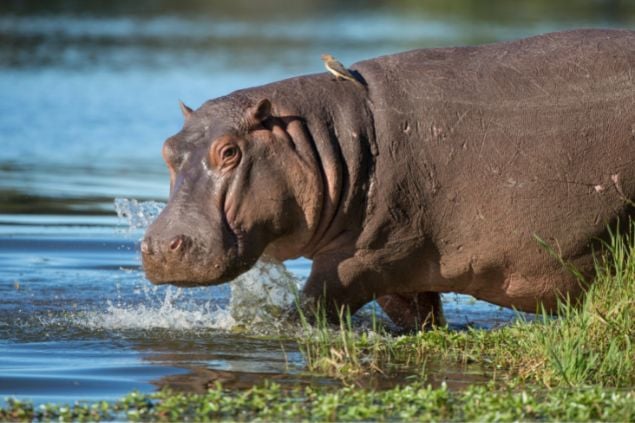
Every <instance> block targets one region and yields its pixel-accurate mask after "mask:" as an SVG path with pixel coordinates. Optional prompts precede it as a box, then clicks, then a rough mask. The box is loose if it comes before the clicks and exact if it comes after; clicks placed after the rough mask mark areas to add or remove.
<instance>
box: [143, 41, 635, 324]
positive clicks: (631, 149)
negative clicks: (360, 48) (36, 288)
mask: <svg viewBox="0 0 635 423" xmlns="http://www.w3.org/2000/svg"><path fill="white" fill-rule="evenodd" d="M350 70H351V73H352V74H354V75H355V77H356V78H358V79H359V81H360V82H361V84H357V83H351V81H347V80H342V79H338V78H334V77H333V76H332V75H330V74H328V73H318V74H313V75H305V76H298V77H294V78H291V79H287V80H283V81H279V82H274V83H271V84H268V85H264V86H260V87H255V88H248V89H243V90H239V91H235V92H233V93H231V94H229V95H226V96H224V97H220V98H216V99H214V100H210V101H207V102H205V103H204V104H203V105H202V106H201V107H200V108H198V109H196V110H192V109H190V108H189V107H187V106H185V105H183V104H182V105H181V106H182V107H181V108H182V112H183V115H184V117H185V123H184V126H183V128H182V129H181V130H180V131H179V132H178V133H177V134H176V135H174V136H171V137H169V138H168V139H167V140H166V141H165V143H164V145H163V158H164V159H165V162H166V164H167V167H168V169H169V172H170V196H169V201H168V203H167V206H166V207H165V209H164V210H163V211H162V213H161V214H160V215H159V216H158V218H157V219H156V221H154V223H152V225H151V226H150V227H149V228H148V229H147V231H146V234H145V238H144V240H143V241H142V244H141V250H142V259H143V267H144V270H145V273H146V275H147V278H148V279H149V280H150V281H152V282H153V283H155V284H165V283H169V284H174V285H178V286H184V287H194V286H207V285H216V284H220V283H223V282H227V281H230V280H232V279H233V278H235V277H236V276H237V275H239V274H241V273H243V272H245V271H246V270H248V269H249V268H250V267H251V266H253V265H254V264H255V263H256V261H257V260H258V259H259V258H260V257H263V256H265V257H272V258H274V259H277V260H287V259H292V258H297V257H307V258H309V259H311V260H312V268H311V273H310V275H309V277H308V280H307V281H306V285H305V286H304V288H303V290H302V292H301V296H302V301H303V304H304V306H305V307H308V308H310V307H315V306H316V304H320V303H322V304H324V306H325V307H326V310H327V315H328V316H329V317H337V314H338V312H339V311H341V310H342V308H344V307H346V308H348V309H349V310H350V312H351V313H354V312H355V311H356V310H358V309H359V308H360V307H362V306H363V305H365V304H367V303H369V302H371V301H373V300H377V302H378V303H379V304H380V306H381V307H382V308H383V309H384V310H385V312H386V313H387V315H388V316H389V317H390V318H391V319H392V320H394V321H395V322H396V323H397V324H399V325H401V326H403V327H406V328H417V327H421V325H422V324H423V323H441V322H442V321H443V314H442V310H441V301H440V297H439V295H440V293H446V292H456V293H462V294H469V295H471V296H473V297H475V298H477V299H481V300H485V301H487V302H490V303H494V304H498V305H501V306H504V307H514V308H516V309H518V310H523V311H528V312H536V311H537V310H538V309H545V310H553V309H554V308H555V307H557V303H558V300H559V299H560V298H562V297H564V296H566V297H568V298H570V299H576V298H582V296H583V294H584V292H585V287H587V285H586V283H589V282H592V280H593V272H594V266H593V252H594V250H595V249H596V248H597V245H598V242H599V241H598V240H602V239H603V237H605V236H606V235H607V230H608V228H611V227H612V225H613V226H614V225H617V224H618V222H625V221H626V220H628V219H629V218H631V217H633V215H634V208H633V204H634V203H633V199H634V198H635V32H634V31H628V30H572V31H566V32H557V33H550V34H545V35H540V36H535V37H531V38H526V39H521V40H516V41H511V42H500V43H494V44H488V45H482V46H469V47H457V48H432V49H420V50H414V51H408V52H404V53H400V54H394V55H388V56H383V57H379V58H375V59H371V60H365V61H361V62H358V63H356V64H354V65H352V66H351V67H350ZM539 241H540V242H539ZM541 244H546V245H549V246H551V248H544V245H541ZM549 250H551V251H549ZM563 263H566V264H567V265H566V266H563ZM571 268H575V269H577V272H571V271H570V269H571Z"/></svg>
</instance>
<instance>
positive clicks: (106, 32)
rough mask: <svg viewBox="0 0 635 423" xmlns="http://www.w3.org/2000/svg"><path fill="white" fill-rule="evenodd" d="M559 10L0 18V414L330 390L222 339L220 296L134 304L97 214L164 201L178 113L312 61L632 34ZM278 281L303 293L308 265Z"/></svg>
mask: <svg viewBox="0 0 635 423" xmlns="http://www.w3.org/2000/svg"><path fill="white" fill-rule="evenodd" d="M565 3H566V2H544V4H543V2H536V4H535V5H534V6H533V7H529V6H527V7H525V8H520V7H519V8H516V7H514V8H510V7H509V6H505V3H504V2H499V1H495V2H491V3H488V9H482V8H481V6H477V4H478V3H476V2H470V1H461V2H457V3H456V5H455V7H450V6H443V4H441V5H436V3H434V2H432V3H431V5H430V6H416V5H410V6H404V5H402V4H401V3H399V4H397V3H395V4H392V3H391V2H384V3H376V4H375V3H373V4H374V5H373V6H372V7H369V6H366V5H363V4H361V3H359V4H358V3H350V4H348V5H347V6H344V5H340V4H337V3H335V2H326V3H322V2H305V3H302V2H301V3H298V4H294V5H288V4H286V3H279V2H276V1H267V2H263V3H262V4H259V5H256V6H254V5H253V4H252V3H249V5H250V6H252V7H246V5H245V4H244V3H243V2H237V3H236V4H230V3H229V2H226V3H224V4H223V5H219V4H216V3H207V4H206V5H203V6H201V3H200V2H187V1H186V2H140V3H138V4H137V3H133V2H123V1H119V2H118V1H113V2H108V5H106V6H104V5H102V6H94V5H93V6H91V5H87V4H84V3H82V2H68V1H63V0H55V1H50V2H41V4H40V3H37V2H23V3H15V4H13V3H11V4H8V5H5V4H2V5H0V93H1V94H2V101H0V397H5V396H8V395H11V396H18V397H22V398H29V399H32V400H34V401H36V402H46V401H58V402H69V401H74V400H79V399H114V398H117V397H119V396H121V395H123V394H125V393H127V392H130V391H131V390H135V389H136V390H139V391H143V392H150V391H153V390H155V389H158V388H160V387H162V386H170V387H173V388H175V389H182V390H186V391H195V392H200V391H202V390H204V389H205V387H206V386H207V385H208V384H209V383H213V382H214V381H222V382H223V383H224V384H225V385H226V386H228V387H230V388H231V387H233V388H236V389H238V388H243V387H247V386H250V385H252V384H254V383H260V382H262V381H264V380H267V379H274V380H276V381H279V382H280V383H289V384H297V383H322V384H330V383H335V382H334V381H333V380H329V379H326V378H320V377H317V376H314V375H309V374H307V372H306V368H305V363H304V361H303V359H302V356H301V354H300V353H299V351H298V348H297V346H296V345H294V344H293V343H292V342H287V341H279V340H276V339H271V338H263V337H260V338H258V337H254V336H253V335H252V334H249V331H248V329H249V328H247V333H245V332H244V329H245V328H243V329H241V330H242V331H236V330H235V325H233V324H232V323H231V321H230V320H231V319H229V317H228V312H227V309H228V307H229V298H230V294H231V292H230V288H229V286H228V285H224V286H220V287H214V288H204V289H193V290H189V291H188V290H177V289H175V288H170V287H161V288H156V287H153V286H151V284H150V283H149V282H148V281H146V280H145V278H144V277H143V273H142V271H141V269H140V261H139V255H138V240H139V238H140V237H141V234H142V231H141V230H139V229H137V230H131V228H130V225H129V223H128V222H126V221H125V220H121V219H118V218H117V216H116V213H115V208H114V205H113V201H114V200H115V199H116V198H128V199H136V200H139V201H153V200H154V201H165V200H166V197H167V192H168V174H167V170H166V169H165V167H164V165H163V163H162V161H161V155H160V149H161V145H162V143H163V140H164V139H165V138H167V137H168V136H170V135H172V134H173V133H175V132H177V131H178V130H179V128H180V126H181V124H182V117H181V115H180V113H179V110H178V103H177V102H178V100H179V99H181V100H183V101H185V102H186V103H187V104H189V105H191V106H193V107H197V106H199V105H200V104H201V103H202V102H204V101H205V100H207V99H209V98H213V97H217V96H220V95H224V94H227V93H229V92H231V91H232V90H234V89H239V88H245V87H249V86H254V85H259V84H263V83H266V82H270V81H275V80H279V79H283V78H287V77H291V76H294V75H298V74H303V73H314V72H321V71H322V64H321V62H320V60H319V56H320V54H321V53H324V52H330V53H333V54H334V55H335V56H337V57H338V58H339V59H340V60H342V61H343V62H344V63H352V62H354V61H357V60H360V59H364V58H370V57H374V56H378V55H382V54H387V53H392V52H398V51H403V50H407V49H411V48H417V47H432V46H446V45H457V44H474V43H481V42H492V41H496V40H502V39H512V38H517V37H521V36H526V35H532V34H537V33H541V32H546V31H550V30H556V29H564V28H571V27H577V26H585V27H589V26H616V27H619V26H622V27H633V26H634V22H635V9H634V8H633V7H631V6H629V5H625V4H621V5H620V4H617V3H616V2H608V1H607V2H601V1H600V2H598V1H593V2H586V1H584V2H580V7H579V8H577V9H575V10H571V9H570V7H567V6H566V4H565ZM135 5H136V6H135ZM133 229H134V228H133ZM287 267H288V268H289V270H291V272H292V273H294V274H295V275H296V276H297V277H298V278H299V279H300V280H302V279H303V278H305V277H306V275H307V274H308V272H309V268H310V263H309V262H308V261H306V260H297V261H294V262H291V263H287ZM445 302H446V313H447V315H448V317H449V319H450V321H451V323H452V324H453V325H455V326H456V327H464V326H466V325H470V324H474V325H480V326H486V327H491V326H495V325H497V324H500V323H502V322H505V321H507V320H509V319H510V318H511V317H512V315H513V313H512V312H510V311H508V310H500V309H499V308H497V307H492V306H488V305H485V304H483V303H475V302H473V301H472V300H470V299H468V298H465V297H456V296H453V295H448V296H446V297H445ZM234 323H235V322H234ZM451 377H453V378H455V379H457V380H460V379H461V377H462V376H461V374H460V373H453V374H452V376H451Z"/></svg>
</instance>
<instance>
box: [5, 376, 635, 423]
mask: <svg viewBox="0 0 635 423" xmlns="http://www.w3.org/2000/svg"><path fill="white" fill-rule="evenodd" d="M255 419H258V420H264V421H280V420H284V421H288V420H294V421H297V420H310V421H359V420H426V421H428V420H443V421H466V420H485V421H518V420H564V421H589V420H602V421H632V420H633V419H635V391H630V392H623V391H613V390H605V389H601V388H599V387H595V388H591V389H584V390H570V389H557V390H550V391H544V390H540V389H536V388H524V389H514V388H509V387H508V388H505V389H494V388H493V387H492V386H472V387H470V388H468V389H466V390H465V391H459V392H452V391H450V390H448V389H447V387H445V386H442V387H440V388H438V389H433V388H431V387H423V386H420V385H417V384H412V385H407V386H403V387H396V388H393V389H389V390H385V391H379V392H377V391H373V390H367V389H360V388H355V387H343V388H337V389H328V388H314V387H305V388H297V389H293V390H284V389H283V388H282V387H281V386H279V385H276V384H267V385H265V386H258V387H253V388H251V389H248V390H246V391H235V390H233V391H229V390H225V389H223V387H222V386H221V385H216V386H215V387H213V388H212V389H210V390H209V391H208V392H207V393H205V394H200V395H197V394H181V393H174V392H169V391H162V392H159V393H156V394H150V395H143V394H139V393H132V394H130V395H128V396H126V397H125V398H122V399H121V400H119V401H117V402H115V403H107V402H98V403H94V404H84V403H77V404H75V405H73V406H66V405H43V406H40V407H34V406H33V405H32V404H30V403H25V402H21V401H16V400H12V401H9V402H8V405H7V407H6V408H0V420H2V421H6V420H10V421H27V420H37V421H43V420H59V421H98V420H118V421H120V420H130V421H219V420H232V421H247V420H250V421H251V420H255Z"/></svg>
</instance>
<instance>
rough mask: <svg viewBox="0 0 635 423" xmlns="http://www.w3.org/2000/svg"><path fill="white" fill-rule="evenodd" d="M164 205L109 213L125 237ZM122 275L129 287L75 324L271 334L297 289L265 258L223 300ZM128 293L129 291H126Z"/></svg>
mask: <svg viewBox="0 0 635 423" xmlns="http://www.w3.org/2000/svg"><path fill="white" fill-rule="evenodd" d="M164 206H165V204H163V203H159V202H155V201H146V202H139V201H137V200H135V199H126V198H117V199H116V200H115V210H116V212H117V215H118V216H119V218H120V219H121V220H123V221H124V226H125V229H124V232H126V233H133V232H135V231H138V230H143V229H145V228H147V227H148V225H150V224H151V223H152V221H153V220H154V219H155V218H156V217H157V216H158V215H159V213H160V212H161V210H162V209H163V207H164ZM122 271H123V270H122ZM125 272H128V273H133V275H132V276H133V278H132V279H133V281H132V283H133V286H132V287H130V285H128V286H126V287H123V288H120V289H119V292H118V293H117V298H116V299H110V300H108V301H107V302H106V308H105V310H100V311H95V312H90V311H84V312H82V313H78V315H77V316H76V317H77V318H76V319H75V320H76V321H77V322H81V323H82V325H83V326H84V327H87V328H90V329H107V330H128V329H142V330H143V329H169V330H191V329H216V330H223V331H247V332H251V333H275V332H278V331H280V330H282V328H283V327H284V314H285V311H286V310H288V309H289V308H290V307H292V306H293V303H294V298H295V297H294V295H295V293H296V292H297V291H298V287H299V285H300V282H299V281H298V279H297V278H296V277H294V276H293V275H292V274H291V273H290V272H289V271H287V269H286V268H285V266H284V264H282V263H280V262H277V261H274V260H271V259H261V260H260V261H258V262H257V263H256V265H255V266H254V267H253V268H252V269H251V270H249V271H248V272H246V273H244V274H242V275H240V276H239V277H237V278H236V279H235V280H234V281H232V282H230V283H229V286H230V294H229V295H228V294H227V288H226V287H225V288H224V289H223V288H222V287H210V288H192V289H180V288H175V287H171V286H167V287H165V286H161V287H157V286H153V285H151V284H150V283H149V282H148V281H147V280H145V278H144V277H143V274H142V273H141V272H138V271H130V270H128V271H125ZM129 276H130V275H129ZM128 279H130V278H128ZM130 288H131V290H132V292H129V291H128V290H129V289H130ZM122 290H124V291H125V292H122ZM135 296H136V298H135ZM227 297H229V298H227Z"/></svg>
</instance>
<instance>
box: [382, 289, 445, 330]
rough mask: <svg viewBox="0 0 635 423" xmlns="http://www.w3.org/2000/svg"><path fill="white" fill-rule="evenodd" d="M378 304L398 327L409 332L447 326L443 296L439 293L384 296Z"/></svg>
mask: <svg viewBox="0 0 635 423" xmlns="http://www.w3.org/2000/svg"><path fill="white" fill-rule="evenodd" d="M377 303H379V305H380V306H381V308H382V309H383V310H384V312H385V313H386V314H387V315H388V317H390V319H391V320H392V321H393V322H394V323H395V324H396V325H398V326H400V327H402V328H403V329H405V330H408V331H418V330H422V329H430V328H432V327H433V326H443V325H445V319H444V317H443V308H442V306H441V295H440V294H439V293H437V292H420V293H412V294H391V295H384V296H383V297H380V298H378V299H377Z"/></svg>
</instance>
